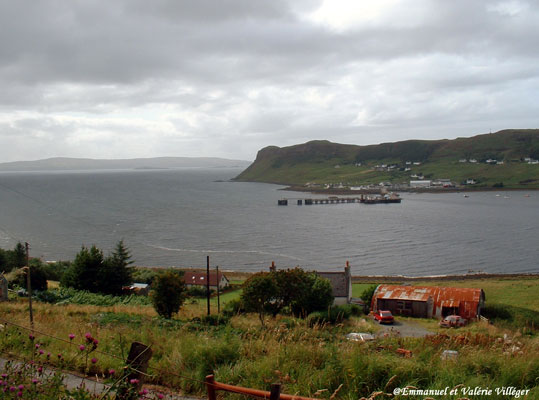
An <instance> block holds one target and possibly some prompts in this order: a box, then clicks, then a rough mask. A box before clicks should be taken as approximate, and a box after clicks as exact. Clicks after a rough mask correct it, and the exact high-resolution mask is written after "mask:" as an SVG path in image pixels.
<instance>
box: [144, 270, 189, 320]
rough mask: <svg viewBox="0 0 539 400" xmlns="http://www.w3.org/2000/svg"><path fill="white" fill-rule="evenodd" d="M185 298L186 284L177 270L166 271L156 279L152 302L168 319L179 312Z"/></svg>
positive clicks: (158, 311)
mask: <svg viewBox="0 0 539 400" xmlns="http://www.w3.org/2000/svg"><path fill="white" fill-rule="evenodd" d="M184 299H185V284H184V283H183V279H182V277H181V276H180V274H178V273H177V272H176V271H166V272H164V273H162V274H160V275H159V276H157V278H156V279H155V282H154V290H153V292H152V303H153V306H154V308H155V311H157V313H158V314H159V315H160V316H162V317H164V318H167V319H170V318H172V314H175V313H177V312H178V311H179V310H180V307H181V306H182V304H183V301H184Z"/></svg>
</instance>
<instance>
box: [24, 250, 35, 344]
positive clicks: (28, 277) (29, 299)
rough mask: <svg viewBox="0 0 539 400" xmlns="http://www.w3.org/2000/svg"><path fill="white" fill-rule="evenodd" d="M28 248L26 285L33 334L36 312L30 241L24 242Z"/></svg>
mask: <svg viewBox="0 0 539 400" xmlns="http://www.w3.org/2000/svg"><path fill="white" fill-rule="evenodd" d="M24 245H25V248H26V286H27V291H28V307H29V309H30V327H31V328H32V334H33V333H34V312H33V310H32V280H31V276H30V253H29V248H30V245H29V244H28V242H25V243H24Z"/></svg>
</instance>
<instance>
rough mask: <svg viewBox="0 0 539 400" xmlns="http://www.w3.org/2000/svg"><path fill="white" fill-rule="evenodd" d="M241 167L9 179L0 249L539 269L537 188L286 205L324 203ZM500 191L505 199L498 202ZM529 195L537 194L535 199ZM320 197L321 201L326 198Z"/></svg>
mask: <svg viewBox="0 0 539 400" xmlns="http://www.w3.org/2000/svg"><path fill="white" fill-rule="evenodd" d="M240 172H241V171H240V170H239V169H177V170H129V171H86V172H34V173H29V172H25V173H0V206H1V209H0V247H2V248H4V249H5V248H11V247H13V246H14V245H15V244H16V242H17V241H22V242H24V241H26V242H28V243H29V244H30V246H31V256H34V257H41V258H42V259H43V260H68V259H73V258H74V256H75V254H76V253H77V252H78V251H79V250H80V248H81V246H82V245H85V246H91V245H93V244H95V245H97V246H98V247H100V248H102V249H103V250H104V251H105V252H108V251H110V250H111V249H112V248H113V246H114V245H115V243H116V242H117V241H118V240H120V239H123V240H124V242H125V244H126V245H127V246H128V247H129V249H130V250H131V253H132V256H133V259H134V260H135V262H136V265H145V266H165V267H172V266H175V267H205V265H206V256H208V255H209V256H210V262H211V265H212V266H215V265H219V266H220V268H221V269H232V270H239V271H259V270H265V269H267V267H268V265H270V264H271V262H272V261H275V263H276V264H277V266H278V267H283V268H284V267H294V266H296V265H299V266H301V267H303V268H307V269H316V270H327V271H337V270H342V268H343V267H344V265H345V262H346V261H349V262H350V264H351V266H352V273H353V274H354V275H409V276H423V275H443V274H462V273H467V272H469V271H475V272H478V271H481V272H488V273H526V272H539V262H538V260H539V250H538V246H537V243H538V235H539V192H533V191H532V192H524V191H522V192H521V191H518V192H482V193H471V194H469V197H464V196H463V194H462V193H444V194H428V193H424V194H414V193H403V194H402V198H403V201H402V203H401V204H376V205H365V204H357V203H353V204H329V205H312V206H305V205H303V206H297V205H296V201H295V200H290V201H289V205H288V206H278V205H277V200H279V199H281V198H285V197H287V198H290V199H297V198H302V199H304V198H307V197H315V196H313V195H310V194H308V193H296V192H287V191H282V190H280V189H282V186H278V185H270V184H262V183H245V182H228V180H229V179H230V178H233V177H235V176H236V175H237V174H239V173H240ZM496 194H498V196H496ZM526 195H528V196H529V197H527V196H526ZM317 197H323V196H317Z"/></svg>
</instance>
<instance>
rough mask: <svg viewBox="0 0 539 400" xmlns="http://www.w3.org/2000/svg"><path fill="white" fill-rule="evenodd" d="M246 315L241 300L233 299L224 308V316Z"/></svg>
mask: <svg viewBox="0 0 539 400" xmlns="http://www.w3.org/2000/svg"><path fill="white" fill-rule="evenodd" d="M243 313H245V306H244V305H243V302H242V301H241V299H232V300H230V301H229V302H228V303H226V304H225V306H224V307H223V315H225V316H227V317H233V316H235V315H240V314H243Z"/></svg>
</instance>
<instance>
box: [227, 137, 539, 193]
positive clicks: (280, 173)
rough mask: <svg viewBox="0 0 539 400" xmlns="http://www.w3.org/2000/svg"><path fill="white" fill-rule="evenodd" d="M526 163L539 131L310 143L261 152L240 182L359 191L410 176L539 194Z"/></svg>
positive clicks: (536, 151)
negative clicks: (338, 186)
mask: <svg viewBox="0 0 539 400" xmlns="http://www.w3.org/2000/svg"><path fill="white" fill-rule="evenodd" d="M528 158H531V159H532V160H533V159H538V158H539V130H537V129H528V130H505V131H500V132H497V133H492V134H486V135H478V136H474V137H471V138H458V139H454V140H432V141H426V140H409V141H404V142H396V143H384V144H379V145H371V146H355V145H345V144H337V143H331V142H328V141H312V142H308V143H305V144H300V145H295V146H290V147H283V148H279V147H275V146H270V147H266V148H264V149H262V150H260V151H259V152H258V155H257V157H256V160H255V161H254V162H253V164H251V165H250V166H249V167H248V168H247V169H246V170H245V171H243V172H242V173H241V174H240V175H239V176H238V177H237V178H236V180H240V181H255V182H267V183H279V184H286V185H295V186H302V185H305V184H307V183H310V184H311V185H309V186H310V187H316V186H315V185H326V184H337V183H342V184H343V185H344V186H360V185H369V184H376V185H377V184H378V183H380V182H391V183H393V184H403V183H404V184H407V183H408V182H409V181H410V180H414V179H415V178H412V177H411V175H420V176H422V177H423V178H424V179H430V180H435V179H450V180H451V181H452V182H453V183H455V184H459V185H460V184H461V183H463V182H466V180H468V179H473V180H474V181H475V182H476V183H475V184H474V185H472V186H473V187H474V188H489V187H493V186H495V187H500V186H502V184H503V187H504V188H520V189H529V188H532V189H537V188H539V164H529V163H528V161H526V160H527V159H528ZM461 160H466V162H461ZM470 160H475V162H470ZM487 160H496V161H495V162H492V161H491V163H487ZM498 162H503V164H501V163H498ZM414 163H420V164H419V165H415V164H414ZM383 166H385V167H383ZM390 166H394V167H393V168H388V167H390ZM408 169H409V170H408Z"/></svg>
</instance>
